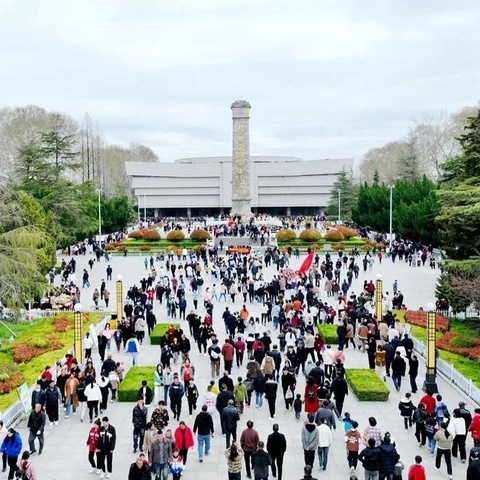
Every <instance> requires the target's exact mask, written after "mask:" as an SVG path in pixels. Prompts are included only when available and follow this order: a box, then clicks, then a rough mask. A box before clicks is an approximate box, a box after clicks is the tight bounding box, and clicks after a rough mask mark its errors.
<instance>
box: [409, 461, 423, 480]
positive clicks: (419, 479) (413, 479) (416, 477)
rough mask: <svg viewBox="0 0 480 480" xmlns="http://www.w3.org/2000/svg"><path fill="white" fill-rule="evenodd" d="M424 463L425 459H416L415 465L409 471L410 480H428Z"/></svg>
mask: <svg viewBox="0 0 480 480" xmlns="http://www.w3.org/2000/svg"><path fill="white" fill-rule="evenodd" d="M422 461H423V459H422V457H421V456H420V455H417V456H416V457H415V463H414V464H413V465H411V466H410V468H409V469H408V480H427V475H426V473H425V468H424V467H423V465H422Z"/></svg>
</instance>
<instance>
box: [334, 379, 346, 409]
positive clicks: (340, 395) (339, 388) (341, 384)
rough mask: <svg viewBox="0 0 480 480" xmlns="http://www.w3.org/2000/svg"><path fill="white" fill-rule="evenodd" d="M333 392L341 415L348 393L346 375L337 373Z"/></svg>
mask: <svg viewBox="0 0 480 480" xmlns="http://www.w3.org/2000/svg"><path fill="white" fill-rule="evenodd" d="M331 388H332V393H333V395H334V396H335V407H336V408H337V412H338V415H339V416H340V415H341V414H342V411H343V404H344V402H345V395H348V384H347V381H346V380H345V376H344V375H337V376H336V377H335V378H334V379H333V381H332V387H331Z"/></svg>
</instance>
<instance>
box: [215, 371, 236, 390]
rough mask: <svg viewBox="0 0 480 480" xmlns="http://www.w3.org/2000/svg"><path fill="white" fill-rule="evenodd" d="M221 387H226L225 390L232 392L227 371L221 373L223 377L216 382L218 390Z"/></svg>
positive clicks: (231, 381) (230, 380) (231, 382)
mask: <svg viewBox="0 0 480 480" xmlns="http://www.w3.org/2000/svg"><path fill="white" fill-rule="evenodd" d="M222 385H226V386H227V390H228V391H230V392H233V380H232V379H231V378H230V377H229V376H228V372H227V371H225V372H223V377H221V378H220V379H219V380H218V386H219V387H220V389H221V388H222Z"/></svg>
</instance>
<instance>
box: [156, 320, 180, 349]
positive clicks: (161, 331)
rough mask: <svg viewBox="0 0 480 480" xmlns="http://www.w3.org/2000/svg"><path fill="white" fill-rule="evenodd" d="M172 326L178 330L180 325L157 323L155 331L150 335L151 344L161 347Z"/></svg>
mask: <svg viewBox="0 0 480 480" xmlns="http://www.w3.org/2000/svg"><path fill="white" fill-rule="evenodd" d="M170 325H173V326H174V327H175V328H178V327H179V326H180V324H178V323H157V325H155V328H154V329H153V332H152V334H151V335H150V343H151V344H152V345H161V344H162V340H163V337H165V334H166V333H167V330H168V329H169V328H170Z"/></svg>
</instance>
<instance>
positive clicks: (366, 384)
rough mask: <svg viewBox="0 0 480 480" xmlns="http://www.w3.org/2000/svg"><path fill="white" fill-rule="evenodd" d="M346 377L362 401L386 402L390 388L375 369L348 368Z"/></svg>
mask: <svg viewBox="0 0 480 480" xmlns="http://www.w3.org/2000/svg"><path fill="white" fill-rule="evenodd" d="M346 379H347V382H348V384H349V385H350V388H351V389H352V391H353V393H355V395H356V397H357V399H358V400H359V401H360V402H386V401H388V396H389V395H390V390H389V388H388V387H387V386H386V385H385V383H384V382H383V381H382V380H381V379H380V377H379V376H378V375H377V373H376V372H375V370H370V369H369V368H348V369H347V370H346Z"/></svg>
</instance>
